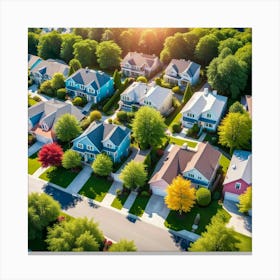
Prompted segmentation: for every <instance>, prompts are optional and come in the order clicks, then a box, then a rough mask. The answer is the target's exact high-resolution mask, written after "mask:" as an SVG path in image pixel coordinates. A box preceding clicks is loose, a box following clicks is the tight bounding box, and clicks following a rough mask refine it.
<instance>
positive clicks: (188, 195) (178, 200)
mask: <svg viewBox="0 0 280 280" xmlns="http://www.w3.org/2000/svg"><path fill="white" fill-rule="evenodd" d="M195 199H196V198H195V189H194V188H193V187H192V186H191V181H189V180H186V179H184V178H183V177H182V176H180V175H179V176H177V177H176V178H175V179H173V181H172V183H171V185H169V186H168V188H167V195H166V197H165V203H166V205H167V207H168V208H169V209H171V210H175V211H179V213H180V214H182V212H185V213H187V212H189V211H190V210H191V208H192V207H193V206H194V204H195Z"/></svg>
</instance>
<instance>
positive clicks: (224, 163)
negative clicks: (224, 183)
mask: <svg viewBox="0 0 280 280" xmlns="http://www.w3.org/2000/svg"><path fill="white" fill-rule="evenodd" d="M229 163H230V160H229V159H228V158H227V157H225V156H224V155H222V156H221V158H220V161H219V164H220V165H221V166H222V167H223V172H224V173H226V172H227V170H228V167H229Z"/></svg>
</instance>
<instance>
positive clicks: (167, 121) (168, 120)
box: [164, 105, 183, 126]
mask: <svg viewBox="0 0 280 280" xmlns="http://www.w3.org/2000/svg"><path fill="white" fill-rule="evenodd" d="M182 108H183V105H181V106H179V107H177V108H176V109H175V110H174V111H173V112H172V113H171V114H170V115H169V116H168V117H167V118H165V121H164V122H165V124H166V125H167V126H169V125H171V123H172V122H173V121H174V119H175V118H177V117H178V115H179V113H180V111H181V110H182Z"/></svg>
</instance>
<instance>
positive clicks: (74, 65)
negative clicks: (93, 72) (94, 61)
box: [69, 58, 82, 76]
mask: <svg viewBox="0 0 280 280" xmlns="http://www.w3.org/2000/svg"><path fill="white" fill-rule="evenodd" d="M69 66H70V69H69V76H70V75H72V74H73V73H75V72H76V71H78V70H79V69H80V68H82V65H81V63H80V61H79V60H78V59H75V58H73V59H71V60H70V62H69Z"/></svg>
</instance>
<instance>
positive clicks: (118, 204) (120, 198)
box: [111, 192, 129, 210]
mask: <svg viewBox="0 0 280 280" xmlns="http://www.w3.org/2000/svg"><path fill="white" fill-rule="evenodd" d="M128 196H129V192H125V193H121V194H118V195H117V196H116V197H115V199H114V200H113V202H112V204H111V206H112V207H114V208H116V209H119V210H121V209H122V208H123V206H124V204H125V202H126V200H127V198H128Z"/></svg>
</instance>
